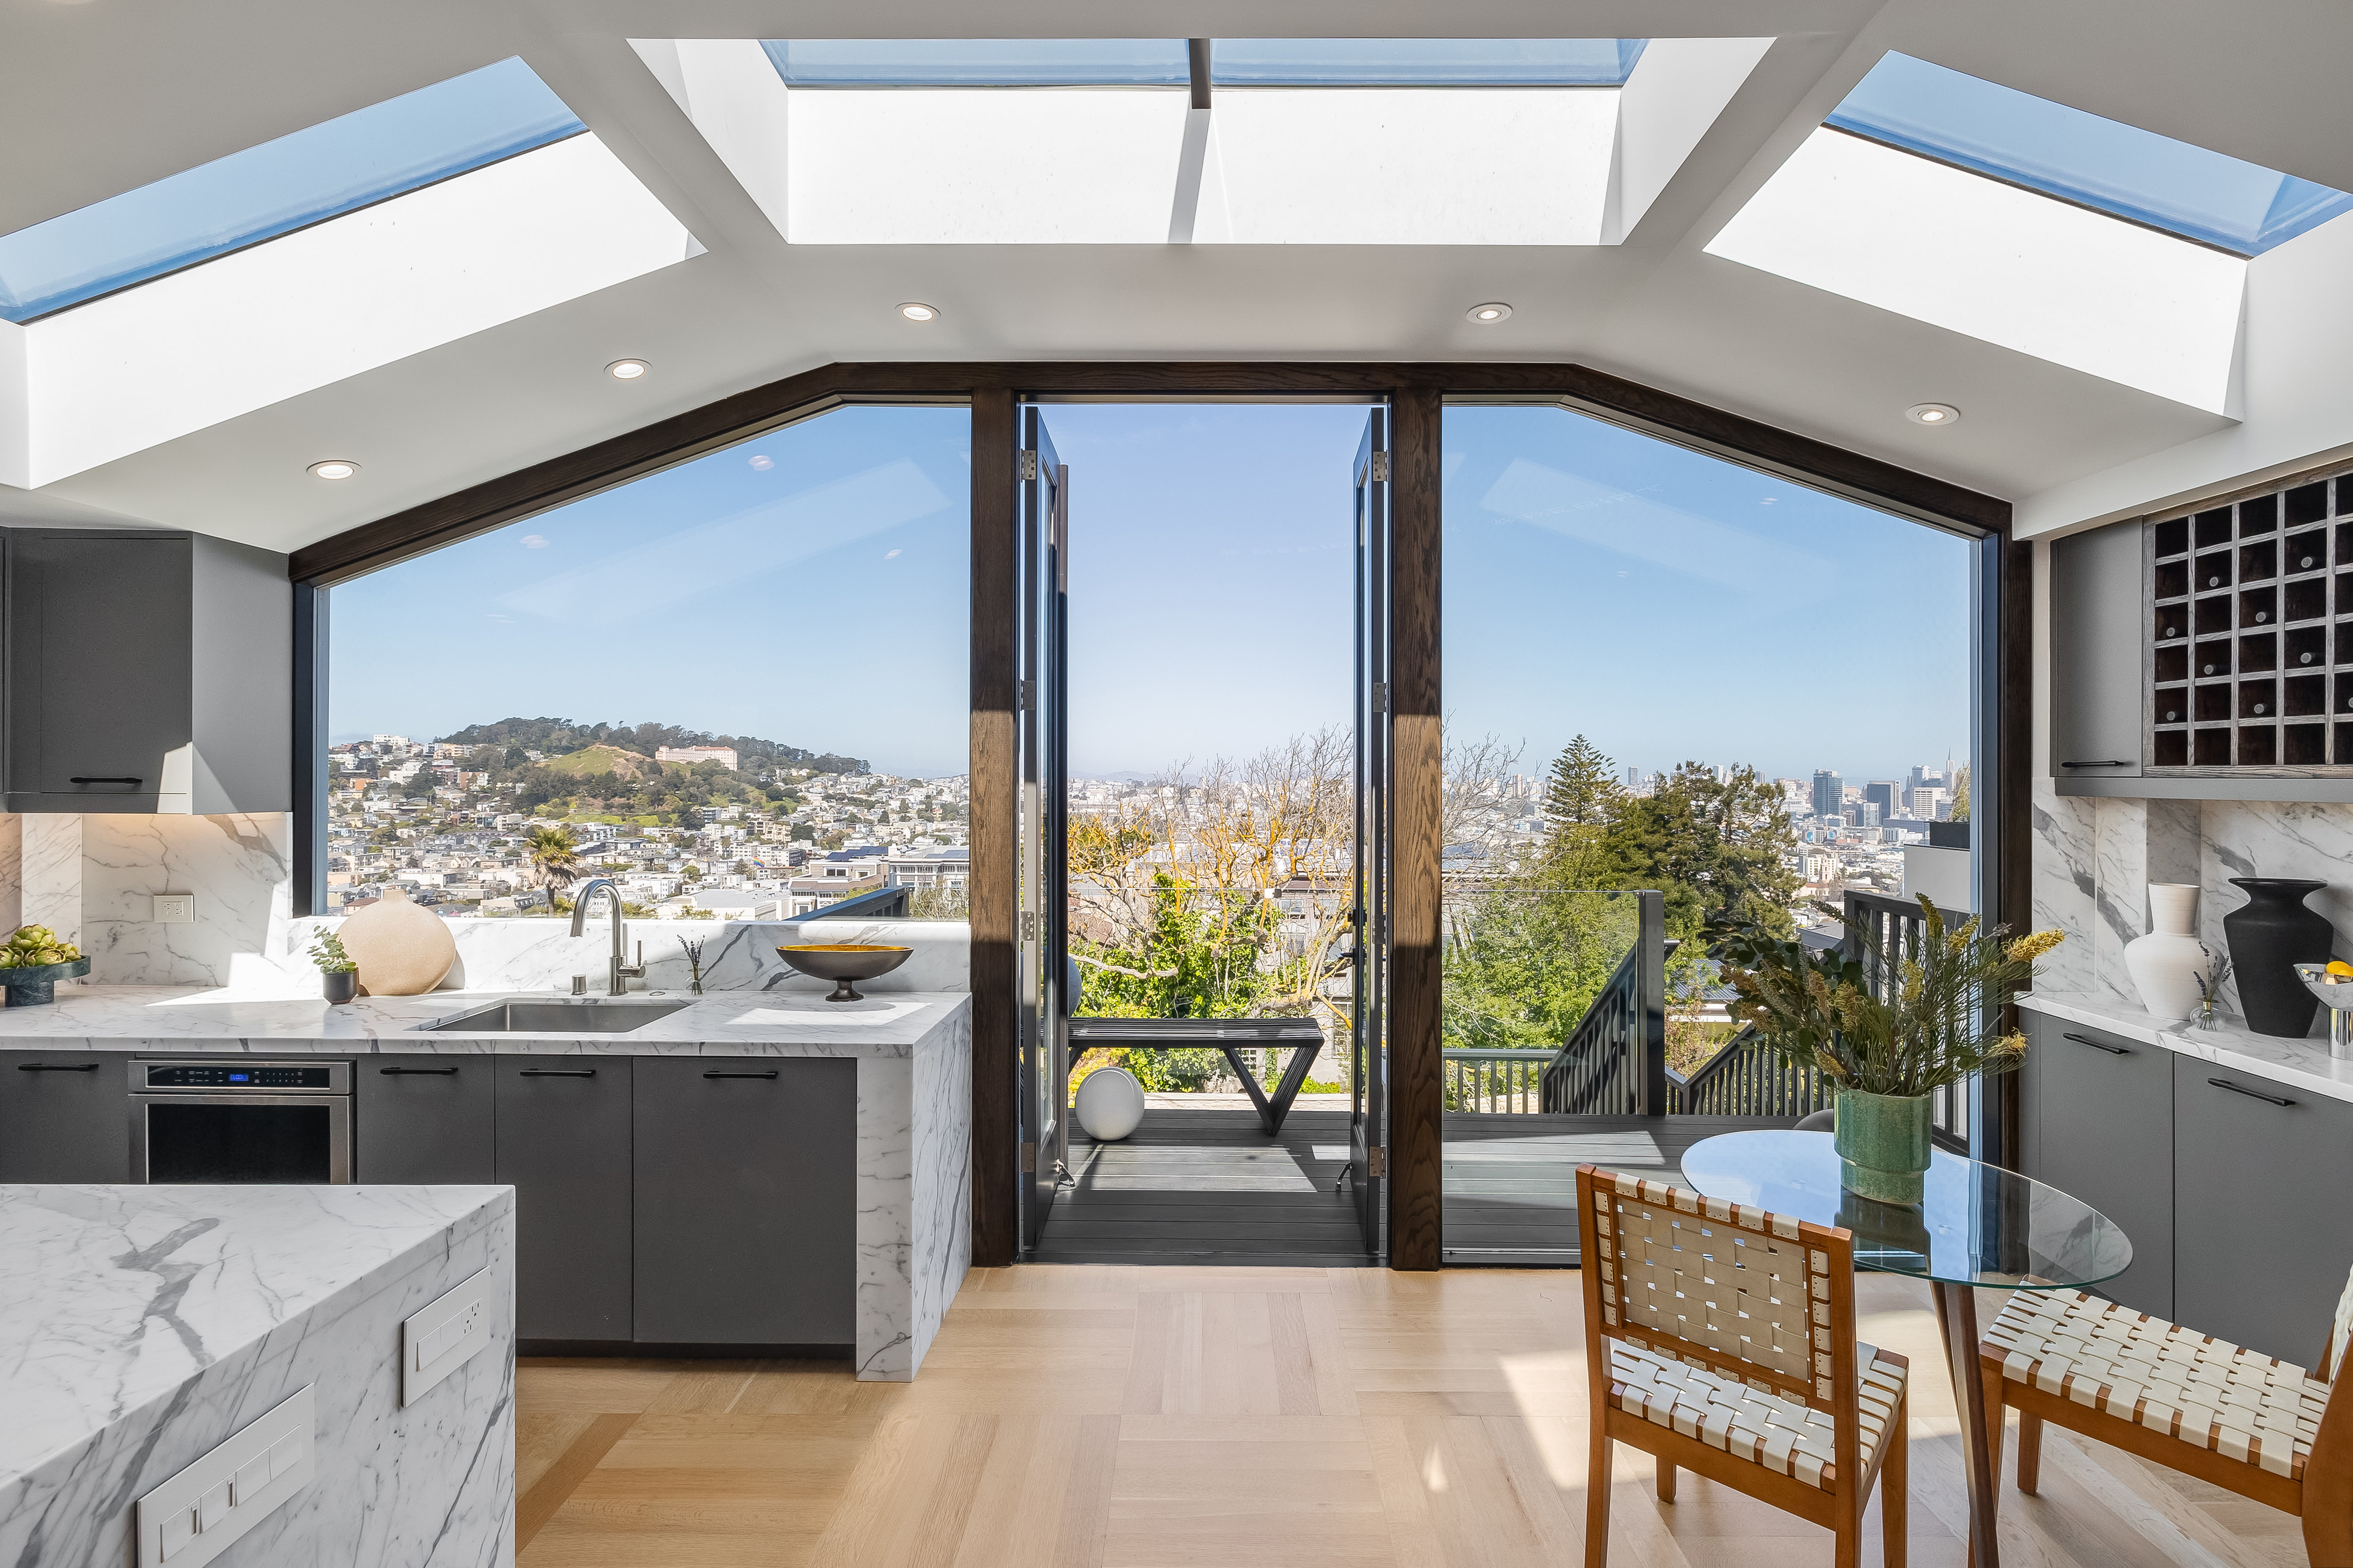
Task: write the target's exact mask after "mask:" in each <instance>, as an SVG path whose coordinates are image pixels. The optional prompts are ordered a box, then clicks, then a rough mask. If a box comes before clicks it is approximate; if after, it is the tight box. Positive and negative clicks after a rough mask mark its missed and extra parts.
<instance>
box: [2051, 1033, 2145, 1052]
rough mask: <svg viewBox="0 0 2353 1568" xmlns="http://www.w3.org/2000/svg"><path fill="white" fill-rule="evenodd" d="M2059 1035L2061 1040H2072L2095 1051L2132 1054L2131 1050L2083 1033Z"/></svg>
mask: <svg viewBox="0 0 2353 1568" xmlns="http://www.w3.org/2000/svg"><path fill="white" fill-rule="evenodd" d="M2060 1038H2061V1039H2063V1040H2073V1041H2074V1042H2075V1043H2076V1044H2077V1045H2079V1046H2089V1047H2092V1048H2093V1049H2094V1050H2095V1051H2105V1052H2107V1053H2108V1055H2110V1056H2112V1057H2128V1056H2130V1055H2132V1052H2130V1051H2128V1050H2126V1048H2125V1047H2122V1046H2112V1045H2110V1044H2108V1043H2107V1042H2106V1041H2105V1040H2094V1039H2093V1038H2091V1037H2089V1036H2085V1035H2062V1036H2060Z"/></svg>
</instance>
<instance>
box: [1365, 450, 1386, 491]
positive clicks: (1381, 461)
mask: <svg viewBox="0 0 2353 1568" xmlns="http://www.w3.org/2000/svg"><path fill="white" fill-rule="evenodd" d="M1371 468H1372V472H1371V473H1370V474H1368V475H1366V478H1367V479H1369V480H1370V482H1372V483H1374V484H1377V485H1385V484H1387V483H1388V482H1389V455H1388V453H1387V452H1375V453H1374V454H1373V460H1372V464H1371Z"/></svg>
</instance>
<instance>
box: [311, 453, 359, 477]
mask: <svg viewBox="0 0 2353 1568" xmlns="http://www.w3.org/2000/svg"><path fill="white" fill-rule="evenodd" d="M359 471H360V466H359V465H358V464H357V463H353V462H347V461H345V460H344V459H343V458H328V459H327V460H326V461H325V462H323V463H313V464H311V469H310V472H311V478H312V479H350V478H351V477H352V476H353V474H356V473H358V472H359Z"/></svg>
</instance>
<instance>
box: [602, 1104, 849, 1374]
mask: <svg viewBox="0 0 2353 1568" xmlns="http://www.w3.org/2000/svg"><path fill="white" fill-rule="evenodd" d="M632 1096H633V1098H634V1100H635V1101H636V1161H637V1318H636V1337H637V1339H638V1342H641V1343H647V1344H689V1343H701V1344H744V1345H753V1344H759V1345H810V1346H816V1345H847V1344H849V1343H852V1342H854V1341H855V1340H856V1338H857V1325H856V1306H857V1301H856V1288H857V1273H858V1268H857V1263H858V1259H857V1200H856V1190H855V1185H854V1183H855V1176H854V1167H855V1162H856V1158H857V1121H858V1070H857V1064H856V1063H855V1062H850V1061H834V1060H823V1059H816V1058H776V1057H768V1058H748V1059H736V1058H712V1057H662V1058H638V1061H637V1063H636V1076H635V1079H634V1082H633V1085H632Z"/></svg>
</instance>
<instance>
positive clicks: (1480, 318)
mask: <svg viewBox="0 0 2353 1568" xmlns="http://www.w3.org/2000/svg"><path fill="white" fill-rule="evenodd" d="M1463 314H1464V315H1467V316H1469V317H1470V318H1471V319H1472V321H1476V322H1478V323H1479V324H1480V325H1481V326H1482V327H1492V326H1493V325H1494V324H1495V323H1496V322H1497V321H1510V320H1511V319H1512V308H1511V307H1510V306H1509V305H1506V304H1504V302H1503V301H1502V300H1488V301H1487V302H1486V303H1485V304H1483V305H1473V306H1472V307H1471V309H1469V310H1466V311H1464V312H1463Z"/></svg>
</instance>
